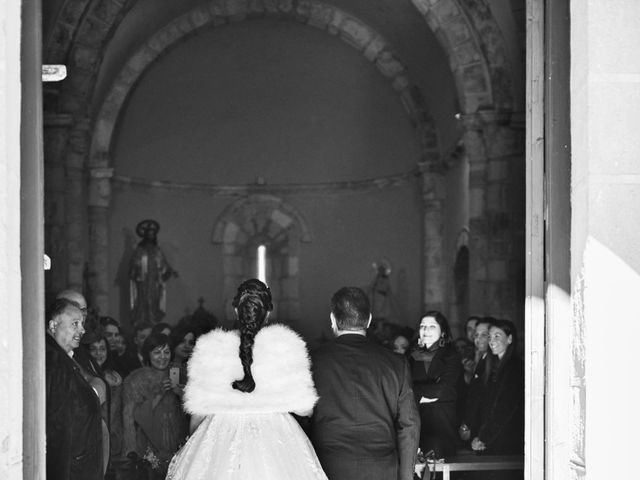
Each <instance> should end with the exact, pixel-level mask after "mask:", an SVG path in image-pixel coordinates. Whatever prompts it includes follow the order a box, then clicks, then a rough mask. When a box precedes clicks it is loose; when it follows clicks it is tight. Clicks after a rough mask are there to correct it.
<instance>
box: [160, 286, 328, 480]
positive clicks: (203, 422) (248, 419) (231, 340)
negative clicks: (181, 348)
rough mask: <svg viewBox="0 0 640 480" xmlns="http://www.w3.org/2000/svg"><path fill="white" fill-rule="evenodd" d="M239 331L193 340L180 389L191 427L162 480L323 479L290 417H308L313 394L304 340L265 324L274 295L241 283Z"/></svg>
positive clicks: (237, 299) (310, 449)
mask: <svg viewBox="0 0 640 480" xmlns="http://www.w3.org/2000/svg"><path fill="white" fill-rule="evenodd" d="M232 304H233V306H234V308H235V309H236V315H237V317H238V325H239V329H240V330H239V331H235V330H234V331H223V330H220V329H218V330H213V331H211V332H209V333H207V334H204V335H202V336H201V337H199V338H198V342H197V344H196V347H195V350H194V352H193V356H192V357H191V360H189V380H188V383H187V386H186V388H185V407H186V409H187V410H188V412H189V413H190V414H191V415H192V425H193V429H192V430H195V431H194V433H193V434H192V435H191V437H190V438H189V440H188V442H187V443H186V444H185V446H184V447H183V448H182V450H180V452H179V453H178V454H177V455H176V456H175V457H174V459H173V460H172V462H171V465H170V466H169V473H168V475H167V479H172V480H190V479H193V478H210V479H216V480H230V479H238V480H244V479H252V478H260V479H265V480H326V478H327V477H326V476H325V474H324V472H323V471H322V467H321V466H320V463H319V461H318V458H317V456H316V454H315V451H314V450H313V447H312V445H311V442H310V441H309V439H308V438H307V436H306V434H305V433H304V432H303V430H302V428H300V425H299V424H298V422H297V421H296V420H295V419H294V418H293V416H292V415H290V413H289V412H291V413H295V414H297V415H301V416H308V415H310V414H311V411H312V409H313V406H314V405H315V403H316V401H317V399H318V396H317V394H316V390H315V387H314V385H313V380H312V377H311V372H310V362H309V357H308V354H307V348H306V344H305V343H304V341H303V340H302V339H301V338H300V337H299V336H298V335H297V334H296V333H295V332H293V331H292V330H290V329H289V328H288V327H286V326H284V325H277V324H272V325H268V324H267V319H268V315H269V312H270V311H271V310H272V309H273V304H272V300H271V292H270V291H269V288H268V287H267V286H266V285H265V284H264V283H262V282H261V281H259V280H256V279H251V280H247V281H245V282H243V283H242V284H241V285H240V286H239V287H238V291H237V293H236V296H235V297H234V299H233V302H232Z"/></svg>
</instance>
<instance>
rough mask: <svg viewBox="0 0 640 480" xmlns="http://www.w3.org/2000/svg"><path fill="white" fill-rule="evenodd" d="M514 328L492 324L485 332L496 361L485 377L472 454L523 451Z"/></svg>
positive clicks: (521, 369)
mask: <svg viewBox="0 0 640 480" xmlns="http://www.w3.org/2000/svg"><path fill="white" fill-rule="evenodd" d="M517 344H518V338H517V333H516V328H515V326H514V325H513V323H512V322H510V321H509V320H496V321H495V322H494V324H493V325H492V326H491V327H490V328H489V348H491V351H492V352H493V354H494V355H495V356H496V357H497V361H496V362H495V365H494V366H493V368H492V371H491V375H490V376H489V383H488V391H487V396H486V400H485V402H484V407H483V414H482V422H481V423H482V424H481V426H480V429H479V431H478V434H477V435H476V436H475V437H474V438H473V440H472V441H471V448H472V449H473V450H475V451H484V450H486V451H487V452H490V453H522V452H523V451H524V363H523V361H522V360H521V359H520V357H519V356H518V355H517V353H516V345H517Z"/></svg>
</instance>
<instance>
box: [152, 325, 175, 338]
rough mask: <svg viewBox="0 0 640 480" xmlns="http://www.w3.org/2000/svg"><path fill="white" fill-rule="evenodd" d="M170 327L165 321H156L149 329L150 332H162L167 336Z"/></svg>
mask: <svg viewBox="0 0 640 480" xmlns="http://www.w3.org/2000/svg"><path fill="white" fill-rule="evenodd" d="M171 330H172V327H171V325H169V324H168V323H166V322H158V323H156V324H155V325H154V326H153V328H152V329H151V333H164V334H165V335H166V336H167V337H168V336H170V335H171Z"/></svg>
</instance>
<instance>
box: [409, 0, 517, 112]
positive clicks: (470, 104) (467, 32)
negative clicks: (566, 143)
mask: <svg viewBox="0 0 640 480" xmlns="http://www.w3.org/2000/svg"><path fill="white" fill-rule="evenodd" d="M412 2H413V4H414V5H415V6H416V8H417V9H418V10H419V11H420V13H421V14H422V15H423V16H424V18H425V21H426V22H427V24H428V25H429V28H430V29H431V30H432V31H433V32H434V34H435V35H436V37H437V38H438V41H439V42H440V44H441V45H442V47H443V48H444V50H445V52H446V53H447V55H448V57H449V65H450V67H451V71H452V72H453V74H454V77H455V79H456V86H457V89H458V96H459V98H460V103H461V107H462V110H463V113H465V114H470V113H474V112H476V111H478V110H482V109H497V110H510V109H512V108H513V105H512V103H513V99H512V94H511V84H510V73H509V68H508V65H506V61H505V58H506V54H505V51H506V49H505V46H504V40H503V39H502V35H501V33H500V29H499V27H498V25H497V23H496V21H495V20H494V19H493V17H492V15H491V11H490V9H489V7H488V6H487V4H486V2H485V1H484V0H412Z"/></svg>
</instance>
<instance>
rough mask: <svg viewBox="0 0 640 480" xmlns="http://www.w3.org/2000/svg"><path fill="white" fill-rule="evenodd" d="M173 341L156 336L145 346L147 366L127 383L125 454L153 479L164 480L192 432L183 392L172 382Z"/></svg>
mask: <svg viewBox="0 0 640 480" xmlns="http://www.w3.org/2000/svg"><path fill="white" fill-rule="evenodd" d="M171 346H172V345H171V341H170V340H169V337H167V336H166V335H164V334H162V333H153V334H151V335H149V336H148V337H147V339H146V340H145V341H144V343H143V345H142V351H141V354H142V362H143V364H144V366H143V367H142V368H139V369H137V370H134V371H133V372H131V373H130V374H129V375H128V376H127V378H125V380H124V387H123V392H122V404H123V407H122V426H123V453H124V454H125V455H126V456H127V457H128V458H129V459H131V460H132V461H133V463H134V464H135V465H136V466H137V468H142V467H146V469H147V470H148V476H149V479H150V480H151V479H153V480H155V479H164V478H165V475H166V473H167V466H168V464H169V460H170V459H171V457H172V456H173V454H174V453H175V452H176V451H177V450H178V448H179V447H180V444H181V443H182V442H183V441H184V439H185V437H186V436H187V432H188V422H187V417H186V415H185V413H184V411H183V410H182V406H181V404H180V396H179V394H180V393H181V392H179V391H178V388H177V387H175V386H174V385H172V384H171V380H170V379H169V362H170V361H171Z"/></svg>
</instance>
